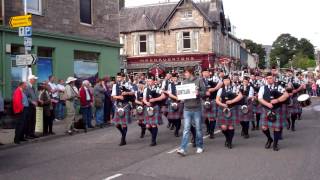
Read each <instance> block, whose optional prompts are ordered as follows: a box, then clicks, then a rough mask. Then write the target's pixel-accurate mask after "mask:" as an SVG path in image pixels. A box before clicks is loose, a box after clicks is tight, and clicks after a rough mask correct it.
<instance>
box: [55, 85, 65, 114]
mask: <svg viewBox="0 0 320 180" xmlns="http://www.w3.org/2000/svg"><path fill="white" fill-rule="evenodd" d="M57 89H58V92H59V96H58V97H59V98H58V99H59V102H58V104H57V106H56V112H57V113H56V118H57V119H58V120H63V119H64V106H65V104H66V102H65V100H63V98H62V97H63V95H64V91H65V85H64V80H63V79H60V80H59V84H58V85H57Z"/></svg>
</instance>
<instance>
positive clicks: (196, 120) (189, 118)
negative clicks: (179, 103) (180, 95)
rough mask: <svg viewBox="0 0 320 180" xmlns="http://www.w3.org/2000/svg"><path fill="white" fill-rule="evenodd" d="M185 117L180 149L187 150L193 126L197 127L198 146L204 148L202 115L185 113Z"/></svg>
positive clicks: (199, 112)
mask: <svg viewBox="0 0 320 180" xmlns="http://www.w3.org/2000/svg"><path fill="white" fill-rule="evenodd" d="M183 117H184V130H183V137H182V142H181V146H180V148H181V149H182V150H184V151H186V150H187V147H188V143H189V136H190V128H191V125H192V124H194V125H195V126H196V127H195V128H196V139H195V140H196V146H197V147H198V148H203V135H202V113H201V110H199V111H194V112H193V111H183Z"/></svg>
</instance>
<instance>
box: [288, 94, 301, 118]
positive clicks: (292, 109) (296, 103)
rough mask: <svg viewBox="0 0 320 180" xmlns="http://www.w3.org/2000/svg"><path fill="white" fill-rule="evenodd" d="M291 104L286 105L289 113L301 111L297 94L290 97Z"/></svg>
mask: <svg viewBox="0 0 320 180" xmlns="http://www.w3.org/2000/svg"><path fill="white" fill-rule="evenodd" d="M292 101H293V106H291V107H288V111H289V114H298V113H300V112H301V109H302V108H301V105H300V103H299V101H298V96H294V97H293V98H292Z"/></svg>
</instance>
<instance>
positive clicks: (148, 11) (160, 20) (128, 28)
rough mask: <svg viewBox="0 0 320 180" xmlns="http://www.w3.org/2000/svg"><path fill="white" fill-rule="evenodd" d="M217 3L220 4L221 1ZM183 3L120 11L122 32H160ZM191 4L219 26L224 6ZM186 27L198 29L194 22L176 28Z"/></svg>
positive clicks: (209, 20)
mask: <svg viewBox="0 0 320 180" xmlns="http://www.w3.org/2000/svg"><path fill="white" fill-rule="evenodd" d="M216 1H218V2H220V0H216ZM183 2H184V0H181V1H180V2H178V3H167V4H154V5H148V6H138V7H132V8H123V9H121V10H120V17H121V18H120V21H121V23H120V32H122V33H125V32H137V31H156V30H160V29H162V28H163V27H164V26H165V25H166V22H169V21H170V19H171V18H172V17H173V15H174V14H175V12H176V10H177V7H178V6H180V5H181V4H182V3H183ZM191 3H192V4H193V6H194V7H195V8H196V9H197V10H199V12H200V13H201V14H202V15H203V17H204V18H205V19H206V20H207V22H208V23H209V24H210V25H212V26H214V25H217V24H219V21H220V12H223V7H222V6H221V7H220V8H219V5H218V6H217V5H216V6H213V5H212V3H211V2H199V3H194V2H193V1H191ZM217 7H218V8H217ZM186 27H197V25H196V24H195V23H192V22H180V23H179V24H178V25H177V26H176V27H174V28H176V29H179V28H186Z"/></svg>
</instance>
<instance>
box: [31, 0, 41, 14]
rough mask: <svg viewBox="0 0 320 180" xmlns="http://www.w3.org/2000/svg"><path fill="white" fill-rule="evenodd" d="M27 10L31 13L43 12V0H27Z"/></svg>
mask: <svg viewBox="0 0 320 180" xmlns="http://www.w3.org/2000/svg"><path fill="white" fill-rule="evenodd" d="M27 12H28V13H31V14H37V15H41V14H42V0H27Z"/></svg>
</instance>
